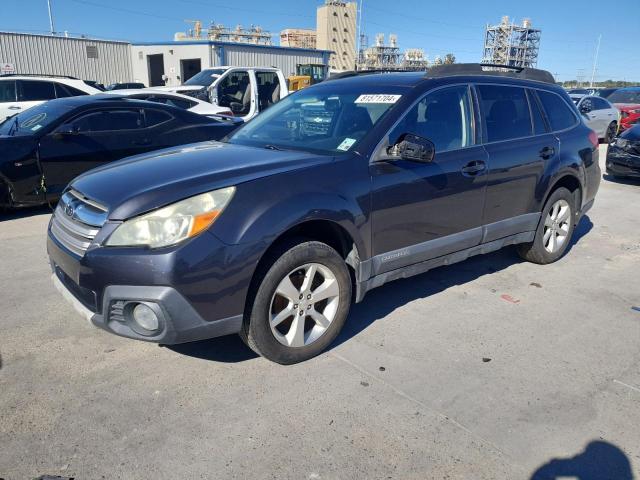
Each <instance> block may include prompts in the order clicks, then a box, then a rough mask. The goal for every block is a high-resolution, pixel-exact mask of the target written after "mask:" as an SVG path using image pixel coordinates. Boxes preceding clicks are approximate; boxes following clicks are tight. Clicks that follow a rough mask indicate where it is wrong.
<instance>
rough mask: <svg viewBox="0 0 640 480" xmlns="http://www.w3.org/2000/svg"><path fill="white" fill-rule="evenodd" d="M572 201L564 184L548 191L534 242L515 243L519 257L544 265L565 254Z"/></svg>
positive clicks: (571, 218) (569, 233)
mask: <svg viewBox="0 0 640 480" xmlns="http://www.w3.org/2000/svg"><path fill="white" fill-rule="evenodd" d="M574 203H575V202H574V197H573V194H572V193H571V192H570V191H569V190H567V189H566V188H564V187H561V188H558V189H557V190H556V191H554V192H553V193H552V194H551V196H550V197H549V199H548V200H547V203H546V204H545V206H544V208H543V210H542V218H541V220H540V224H539V225H538V229H537V230H536V236H535V238H534V240H533V242H531V243H526V244H522V245H519V246H518V253H519V254H520V256H521V257H522V258H524V259H525V260H528V261H530V262H534V263H539V264H543V265H544V264H547V263H553V262H555V261H556V260H558V259H560V258H561V257H562V255H564V253H565V251H566V250H567V247H568V246H569V243H570V242H571V237H572V235H573V230H574V216H575V205H574Z"/></svg>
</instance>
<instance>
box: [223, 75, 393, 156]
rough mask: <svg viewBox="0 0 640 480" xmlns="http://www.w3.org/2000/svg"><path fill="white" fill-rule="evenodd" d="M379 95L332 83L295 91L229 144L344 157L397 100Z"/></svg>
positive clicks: (235, 135) (232, 138)
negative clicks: (343, 154)
mask: <svg viewBox="0 0 640 480" xmlns="http://www.w3.org/2000/svg"><path fill="white" fill-rule="evenodd" d="M321 85H322V84H321ZM372 88H373V89H374V90H375V91H370V90H371V89H372ZM380 90H382V89H381V88H377V89H375V88H374V86H373V87H371V86H370V87H367V91H363V88H362V87H361V86H360V87H354V86H350V87H348V88H347V87H345V86H341V88H336V86H335V84H331V85H329V84H327V85H323V86H322V87H312V88H307V89H304V90H300V91H299V92H297V93H295V94H293V95H289V96H288V97H286V98H284V99H283V100H281V101H280V102H278V103H276V104H275V105H273V106H272V107H270V108H269V109H268V110H266V111H265V112H264V113H262V114H260V115H258V116H257V117H256V118H255V119H253V120H252V121H251V122H249V123H247V124H246V125H245V126H243V127H242V128H241V129H239V130H238V131H237V132H236V133H234V134H233V135H232V136H231V137H230V139H229V143H235V144H240V145H249V146H256V147H264V148H280V149H284V150H303V151H310V152H316V153H320V154H328V155H331V154H335V153H344V152H347V151H349V150H352V149H353V148H354V147H355V146H356V145H357V143H358V142H359V141H360V140H362V139H363V138H364V137H365V135H367V134H368V133H369V132H370V131H371V129H372V128H373V127H374V126H375V125H376V124H377V123H378V122H380V120H381V119H382V118H383V117H384V116H385V115H386V114H387V112H389V110H390V109H391V108H392V107H393V106H394V104H395V103H396V102H397V101H398V100H399V99H400V97H401V96H402V95H401V92H398V91H392V92H389V91H380Z"/></svg>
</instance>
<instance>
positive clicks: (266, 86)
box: [256, 72, 280, 110]
mask: <svg viewBox="0 0 640 480" xmlns="http://www.w3.org/2000/svg"><path fill="white" fill-rule="evenodd" d="M256 79H257V80H258V102H259V105H260V110H264V109H265V108H267V107H269V106H271V105H273V104H274V103H276V102H277V101H279V100H280V80H279V79H278V74H277V73H275V72H256Z"/></svg>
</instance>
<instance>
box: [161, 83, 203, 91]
mask: <svg viewBox="0 0 640 480" xmlns="http://www.w3.org/2000/svg"><path fill="white" fill-rule="evenodd" d="M204 88H205V87H203V86H201V85H179V86H175V87H167V86H164V87H150V88H149V90H154V91H161V92H176V91H178V90H180V91H182V92H186V91H190V92H191V91H193V92H195V91H198V90H202V89H204Z"/></svg>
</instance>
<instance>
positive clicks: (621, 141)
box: [613, 138, 629, 148]
mask: <svg viewBox="0 0 640 480" xmlns="http://www.w3.org/2000/svg"><path fill="white" fill-rule="evenodd" d="M613 144H614V145H615V146H616V147H618V148H624V147H626V146H627V145H629V140H627V139H625V138H616V140H615V142H613Z"/></svg>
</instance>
